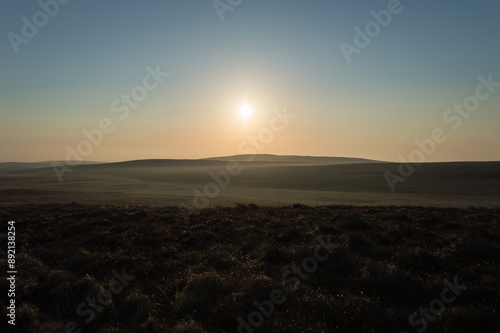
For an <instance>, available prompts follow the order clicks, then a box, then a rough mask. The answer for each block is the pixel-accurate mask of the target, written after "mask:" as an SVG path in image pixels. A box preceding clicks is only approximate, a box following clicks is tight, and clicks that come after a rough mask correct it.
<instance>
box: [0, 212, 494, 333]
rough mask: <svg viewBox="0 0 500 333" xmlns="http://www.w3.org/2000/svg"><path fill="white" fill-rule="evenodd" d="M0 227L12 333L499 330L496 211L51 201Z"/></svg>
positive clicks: (3, 288) (2, 285)
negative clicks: (13, 244) (13, 283)
mask: <svg viewBox="0 0 500 333" xmlns="http://www.w3.org/2000/svg"><path fill="white" fill-rule="evenodd" d="M0 216H2V219H3V221H4V222H3V223H6V222H7V221H9V220H15V221H16V239H17V254H16V255H17V270H18V281H17V284H18V285H17V295H16V298H17V301H18V305H19V307H18V308H17V325H16V330H15V331H16V332H64V331H65V329H66V331H68V332H73V331H74V332H78V330H79V329H81V332H174V333H181V332H184V333H189V332H193V333H196V332H200V333H201V332H238V327H240V330H239V331H240V332H251V331H252V330H253V331H254V332H359V333H361V332H363V333H366V332H386V333H390V332H401V331H408V332H419V331H422V332H483V333H484V332H491V333H493V332H498V327H500V314H499V313H498V310H499V309H500V291H499V287H498V286H499V285H500V265H499V264H498V261H499V260H500V209H487V208H468V209H455V208H423V207H394V206H393V207H352V206H330V207H316V208H311V207H306V206H302V205H291V206H287V207H278V208H276V207H259V206H256V205H238V206H236V207H232V208H227V207H226V208H225V207H218V208H211V209H204V210H201V211H199V214H198V215H192V217H191V220H190V222H189V223H186V222H185V220H184V218H183V216H182V215H181V213H180V212H179V210H178V209H177V208H165V207H148V206H104V205H100V206H89V205H79V204H65V205H61V204H50V205H24V206H10V207H0ZM4 225H5V224H4ZM2 232H4V231H2ZM4 242H5V239H2V247H1V250H0V252H1V259H0V262H1V266H2V267H6V265H7V263H6V257H7V255H6V252H5V246H4V245H5V243H4ZM453 286H454V287H453ZM8 288H9V286H8V282H7V281H6V280H5V279H2V280H1V282H0V293H1V294H2V295H5V294H6V293H7V289H8ZM270 304H272V305H270ZM259 307H261V308H260V310H259ZM429 308H431V309H429ZM1 309H2V310H1V311H2V313H1V317H2V318H3V319H2V321H3V322H2V326H3V327H5V326H6V325H4V323H5V318H6V313H5V311H6V310H5V307H4V306H2V308H1ZM426 309H429V310H426ZM416 311H420V312H417V315H415V312H416ZM422 311H423V312H422ZM238 318H240V319H238ZM410 318H411V319H410ZM242 321H245V323H246V324H245V325H247V326H245V328H243V327H244V326H241V325H242V324H240V323H241V322H242ZM412 323H413V325H412ZM424 325H425V330H423V329H424ZM68 327H69V328H71V330H68Z"/></svg>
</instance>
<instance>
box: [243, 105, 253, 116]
mask: <svg viewBox="0 0 500 333" xmlns="http://www.w3.org/2000/svg"><path fill="white" fill-rule="evenodd" d="M251 114H252V109H251V108H250V107H249V106H248V105H247V104H243V105H242V106H241V108H240V115H241V116H242V117H243V119H248V117H250V115H251Z"/></svg>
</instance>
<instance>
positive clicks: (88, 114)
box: [0, 0, 500, 161]
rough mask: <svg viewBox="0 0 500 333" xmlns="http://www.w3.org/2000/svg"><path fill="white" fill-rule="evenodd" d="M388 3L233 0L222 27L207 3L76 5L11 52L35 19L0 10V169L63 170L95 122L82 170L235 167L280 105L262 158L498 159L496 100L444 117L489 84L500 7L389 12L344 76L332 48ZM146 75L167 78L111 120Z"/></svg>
mask: <svg viewBox="0 0 500 333" xmlns="http://www.w3.org/2000/svg"><path fill="white" fill-rule="evenodd" d="M42 2H44V3H50V1H43V0H42ZM224 2H225V1H224ZM389 2H390V1H378V0H377V1H364V2H360V1H357V2H354V1H325V0H322V1H319V0H318V1H316V0H313V1H298V0H295V1H264V0H252V1H250V0H245V1H243V2H242V3H241V4H240V5H238V6H236V7H234V9H233V10H232V11H228V12H225V13H224V21H221V20H220V19H219V16H218V14H217V12H216V10H215V8H214V6H213V4H212V2H211V1H201V0H199V1H189V2H188V1H147V2H139V1H116V0H111V1H101V2H99V1H76V0H72V1H69V3H67V4H65V5H60V8H59V12H58V13H57V14H56V15H55V16H54V17H51V18H50V19H49V20H48V23H47V24H46V25H45V26H43V27H40V28H39V31H38V33H37V34H36V36H34V37H33V38H31V39H28V40H29V41H28V43H27V44H20V45H19V52H18V53H16V52H14V49H13V47H12V44H11V42H10V41H9V38H8V37H7V35H8V34H9V33H11V32H13V33H15V34H17V35H22V31H21V30H22V26H23V21H22V18H23V17H26V18H27V19H28V20H29V21H32V20H33V15H35V14H36V13H37V12H39V11H40V10H41V7H40V5H39V4H38V2H37V1H23V2H18V1H0V8H1V11H0V36H1V38H0V73H1V80H0V114H1V116H2V122H1V125H0V131H1V134H0V152H1V153H2V154H1V161H41V160H62V159H64V158H65V156H66V154H67V149H66V147H67V146H70V147H76V146H77V145H78V143H79V142H80V141H81V140H84V139H85V137H84V136H82V130H84V129H87V130H90V129H92V128H95V127H97V126H98V124H99V121H100V120H101V119H103V118H110V119H112V120H113V122H114V125H115V126H116V129H115V130H114V131H113V132H112V133H109V134H106V135H104V138H103V140H102V142H101V143H99V144H98V145H96V146H95V147H93V149H92V152H91V153H90V154H89V155H87V156H85V159H87V160H101V161H117V160H128V159H137V158H198V157H206V156H216V155H233V154H237V153H238V150H237V147H238V145H239V143H240V142H241V141H242V140H245V138H246V137H248V135H252V133H258V132H259V130H260V129H261V128H262V127H263V126H265V124H266V122H267V121H268V119H269V117H270V116H271V111H272V110H273V109H274V108H283V107H286V108H287V109H288V110H289V111H290V112H293V113H294V114H296V115H297V118H296V120H294V122H293V123H292V124H290V126H289V127H287V128H286V130H285V131H283V132H282V133H279V135H278V134H277V135H276V136H275V138H274V140H273V141H272V142H271V143H269V144H267V145H266V147H265V149H264V150H263V151H262V152H263V153H275V154H298V155H329V156H354V157H365V158H373V159H379V160H392V161H397V160H398V156H400V155H402V156H407V155H408V154H409V153H411V151H412V150H414V149H415V144H414V140H415V139H423V138H425V137H428V136H429V133H430V132H431V131H432V130H433V129H434V128H436V127H442V128H445V129H446V131H447V133H448V134H449V139H448V140H447V141H446V142H445V143H443V144H441V145H440V146H439V147H438V148H439V149H437V150H436V152H435V153H434V154H432V156H429V157H428V161H452V160H500V151H499V150H498V145H499V143H500V135H499V134H498V124H499V120H500V114H499V111H500V110H499V106H500V89H499V91H498V92H496V93H494V94H492V95H491V97H490V98H488V99H487V100H485V101H481V105H480V107H479V109H478V110H477V111H476V112H474V113H473V114H472V116H471V117H469V118H467V119H464V122H463V125H462V126H461V127H460V128H459V129H457V130H452V129H451V127H450V126H449V124H447V123H446V122H444V121H443V119H442V117H443V113H444V112H445V110H446V109H447V108H449V107H451V106H453V104H454V103H462V102H463V100H464V98H466V97H467V96H468V95H471V94H473V93H474V90H475V88H476V86H477V85H478V79H477V78H478V76H484V77H487V76H488V75H490V74H492V75H493V78H496V81H500V63H499V61H498V59H500V41H499V39H498V36H499V35H500V20H498V17H499V14H500V3H499V2H498V1H493V0H490V1H486V0H485V1H477V2H466V1H451V0H444V1H431V0H413V1H409V0H406V1H401V4H400V8H402V9H401V12H400V13H399V14H393V15H392V18H391V22H390V23H389V24H388V25H387V27H383V28H381V31H380V33H379V34H378V35H377V36H375V37H373V38H372V40H371V42H370V44H369V45H368V46H367V47H366V48H364V49H362V50H361V52H360V53H359V54H354V55H353V57H352V61H351V63H348V62H347V61H346V58H345V57H344V55H343V53H342V51H341V48H340V47H339V45H340V43H342V42H347V43H350V44H353V45H354V42H353V40H354V37H355V32H354V30H353V29H354V27H356V26H358V27H360V28H361V29H364V27H365V24H366V23H368V22H370V21H372V20H374V18H373V17H372V15H371V14H370V12H371V11H372V10H375V11H377V12H378V11H380V10H385V9H387V7H388V3H389ZM158 65H159V66H160V67H161V69H162V70H164V71H165V72H169V73H170V75H169V76H168V78H166V79H165V80H164V81H163V82H162V83H161V84H160V85H159V87H158V88H157V89H155V90H153V91H150V92H149V93H148V96H147V98H146V99H145V100H144V101H141V103H139V104H140V105H139V106H138V107H137V108H136V109H134V110H131V112H130V116H129V117H127V119H125V120H120V119H118V118H117V117H116V114H114V113H113V112H112V110H111V107H110V105H111V103H112V102H113V101H114V100H115V99H116V98H118V97H120V96H121V94H123V93H130V91H131V89H132V88H133V87H134V86H136V85H139V84H141V83H142V80H143V78H144V76H145V75H146V74H147V70H146V67H147V66H150V67H152V68H155V67H156V66H158ZM243 103H247V104H249V105H250V106H251V107H252V110H253V114H252V117H250V118H249V119H247V120H242V119H241V117H238V109H239V107H240V106H241V105H242V104H243Z"/></svg>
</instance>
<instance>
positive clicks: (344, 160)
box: [205, 154, 382, 164]
mask: <svg viewBox="0 0 500 333" xmlns="http://www.w3.org/2000/svg"><path fill="white" fill-rule="evenodd" d="M251 157H252V155H233V156H223V157H210V158H206V159H205V160H217V161H238V162H245V161H248V160H250V159H251ZM253 161H254V162H274V163H276V162H279V163H294V164H351V163H380V162H382V161H375V160H368V159H364V158H354V157H327V156H297V155H272V154H257V155H255V156H254V159H253Z"/></svg>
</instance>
